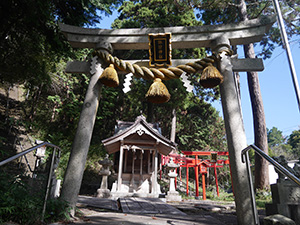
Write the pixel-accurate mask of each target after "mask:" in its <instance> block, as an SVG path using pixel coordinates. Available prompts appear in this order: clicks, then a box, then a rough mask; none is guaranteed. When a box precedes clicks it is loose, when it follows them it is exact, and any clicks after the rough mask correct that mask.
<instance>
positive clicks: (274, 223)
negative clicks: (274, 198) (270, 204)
mask: <svg viewBox="0 0 300 225" xmlns="http://www.w3.org/2000/svg"><path fill="white" fill-rule="evenodd" d="M264 225H296V223H295V222H294V221H293V220H291V219H290V218H287V217H285V216H283V215H280V214H275V215H272V216H267V217H265V218H264Z"/></svg>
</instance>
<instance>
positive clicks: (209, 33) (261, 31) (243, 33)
mask: <svg viewBox="0 0 300 225" xmlns="http://www.w3.org/2000/svg"><path fill="white" fill-rule="evenodd" d="M275 21H276V19H275V17H274V16H270V17H260V18H257V19H253V20H247V21H243V22H240V23H235V24H224V25H204V26H193V27H164V28H141V29H139V28H134V29H91V28H82V27H77V26H71V25H66V24H62V23H59V27H60V29H61V31H62V32H63V34H64V35H65V36H66V38H67V40H68V41H69V42H70V44H71V46H72V47H74V48H94V49H96V48H97V45H98V44H99V43H101V42H106V43H110V44H111V45H112V47H113V49H114V50H117V49H124V50H126V49H127V50H129V49H148V48H149V41H148V34H150V33H166V32H170V33H172V48H173V49H176V48H178V49H183V48H197V47H214V46H213V41H214V40H216V39H217V38H219V37H226V38H228V40H229V41H230V44H231V45H244V44H249V43H254V42H258V41H260V40H261V39H262V37H263V36H264V35H265V33H267V31H268V30H269V29H270V27H271V26H272V24H273V23H274V22H275Z"/></svg>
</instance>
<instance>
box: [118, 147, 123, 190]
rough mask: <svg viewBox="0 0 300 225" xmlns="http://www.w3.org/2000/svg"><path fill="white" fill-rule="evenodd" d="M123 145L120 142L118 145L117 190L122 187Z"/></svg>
mask: <svg viewBox="0 0 300 225" xmlns="http://www.w3.org/2000/svg"><path fill="white" fill-rule="evenodd" d="M123 155H124V146H123V142H121V146H120V158H119V171H118V189H117V190H118V191H121V189H122V165H123Z"/></svg>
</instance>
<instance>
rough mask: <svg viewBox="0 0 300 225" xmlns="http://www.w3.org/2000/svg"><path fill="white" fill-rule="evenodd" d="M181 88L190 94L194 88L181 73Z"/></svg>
mask: <svg viewBox="0 0 300 225" xmlns="http://www.w3.org/2000/svg"><path fill="white" fill-rule="evenodd" d="M180 78H181V81H182V82H183V86H184V87H186V90H187V92H192V91H193V89H194V87H193V85H191V81H189V80H188V77H187V75H186V72H183V73H182V74H181V76H180Z"/></svg>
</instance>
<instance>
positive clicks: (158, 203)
mask: <svg viewBox="0 0 300 225" xmlns="http://www.w3.org/2000/svg"><path fill="white" fill-rule="evenodd" d="M120 204H121V210H122V212H124V213H133V214H172V215H182V216H184V215H186V214H185V213H183V212H181V211H180V210H178V209H176V208H175V207H173V206H171V205H169V204H166V203H165V202H163V201H162V200H160V199H159V198H134V197H130V198H120Z"/></svg>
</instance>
